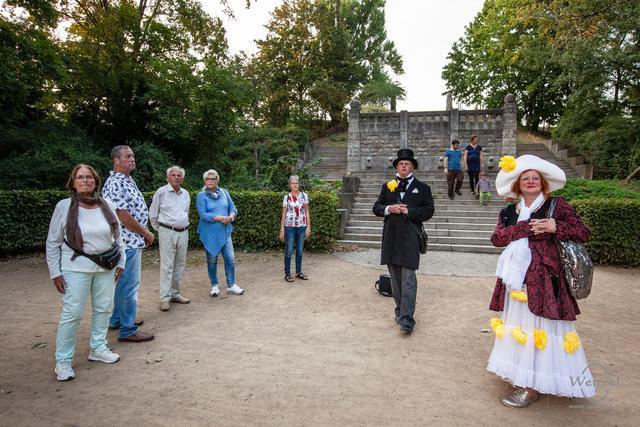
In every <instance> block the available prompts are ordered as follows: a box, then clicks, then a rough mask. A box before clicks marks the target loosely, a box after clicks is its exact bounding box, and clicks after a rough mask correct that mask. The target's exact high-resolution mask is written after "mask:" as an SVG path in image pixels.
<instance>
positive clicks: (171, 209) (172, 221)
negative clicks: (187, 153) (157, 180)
mask: <svg viewBox="0 0 640 427" xmlns="http://www.w3.org/2000/svg"><path fill="white" fill-rule="evenodd" d="M183 181H184V169H182V168H181V167H179V166H171V167H170V168H169V169H167V182H168V184H167V185H165V186H162V187H160V188H159V189H158V190H157V191H156V192H155V194H154V195H153V200H152V201H151V207H150V208H149V221H150V222H151V226H152V227H153V228H154V230H156V231H157V232H158V242H159V245H160V310H162V311H169V302H176V303H178V304H188V303H189V302H190V301H189V299H187V298H185V297H183V296H182V295H180V279H181V278H182V273H183V272H184V268H185V265H186V263H187V245H188V243H189V230H188V228H189V206H190V204H191V197H190V196H189V192H188V191H187V190H185V189H184V188H182V187H181V185H182V182H183Z"/></svg>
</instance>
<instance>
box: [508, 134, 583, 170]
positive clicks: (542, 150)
mask: <svg viewBox="0 0 640 427" xmlns="http://www.w3.org/2000/svg"><path fill="white" fill-rule="evenodd" d="M523 154H532V155H534V156H538V157H540V158H541V159H544V160H548V161H550V162H551V163H553V164H556V165H558V166H559V167H560V169H562V170H563V171H564V173H565V174H566V175H567V178H580V176H579V175H578V173H577V172H576V171H575V170H574V169H573V168H572V167H571V165H570V164H569V163H568V162H567V161H566V160H563V159H559V158H558V157H556V156H555V155H554V154H553V153H552V152H551V151H549V149H548V148H547V147H546V145H544V144H543V143H535V142H534V143H528V144H522V143H520V144H518V145H516V157H518V156H522V155H523Z"/></svg>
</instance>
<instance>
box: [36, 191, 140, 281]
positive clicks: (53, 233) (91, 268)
mask: <svg viewBox="0 0 640 427" xmlns="http://www.w3.org/2000/svg"><path fill="white" fill-rule="evenodd" d="M105 201H106V202H107V204H108V205H109V208H111V211H112V212H113V214H114V215H115V214H116V211H115V208H114V206H113V204H112V203H111V202H110V201H108V200H105ZM70 204H71V199H63V200H60V201H59V202H58V204H57V205H56V208H55V210H54V211H53V215H52V216H51V222H50V224H49V235H48V236H47V265H48V267H49V276H50V277H51V278H52V279H53V278H55V277H58V276H60V275H62V271H63V270H65V271H77V272H82V273H100V272H104V271H107V270H105V269H104V268H102V267H100V266H99V265H98V264H96V263H95V262H93V261H91V260H90V259H89V258H87V257H84V256H82V255H79V256H77V257H76V258H75V259H74V260H73V261H72V260H71V257H72V256H73V254H74V252H73V249H71V248H70V247H69V246H67V244H66V243H65V242H64V239H65V238H66V226H67V215H68V213H69V205H70ZM116 218H117V216H116ZM78 226H79V227H80V231H81V232H82V240H83V245H82V251H83V252H85V253H88V254H99V253H102V252H105V251H107V250H108V249H109V248H111V245H113V236H112V235H111V227H109V223H108V222H107V219H106V218H105V217H104V215H103V214H102V209H100V208H96V209H86V208H82V207H81V208H79V209H78ZM118 228H119V229H120V237H119V238H118V245H119V246H120V251H121V254H122V256H121V257H120V261H119V262H118V267H120V268H124V265H125V262H126V260H127V259H126V255H125V252H124V244H123V242H122V229H121V226H120V222H118Z"/></svg>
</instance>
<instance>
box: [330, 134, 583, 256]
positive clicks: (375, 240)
mask: <svg viewBox="0 0 640 427" xmlns="http://www.w3.org/2000/svg"><path fill="white" fill-rule="evenodd" d="M523 154H533V155H536V156H538V157H540V158H543V159H545V160H549V161H551V162H553V163H555V164H557V165H558V166H560V167H561V168H562V169H563V170H564V171H565V173H566V174H567V177H568V178H578V174H577V173H576V172H575V171H574V170H573V169H572V168H571V166H570V165H569V164H568V163H567V162H566V161H564V160H560V159H558V158H556V157H555V156H554V155H553V154H552V153H551V151H549V150H548V149H547V148H546V146H545V145H544V144H541V143H530V144H518V146H517V156H521V155H523ZM496 174H497V170H495V171H490V172H489V174H488V177H489V180H490V181H491V183H492V190H493V191H492V193H491V202H490V203H489V205H488V206H479V205H478V200H477V199H476V198H475V196H473V195H472V194H471V192H470V190H469V187H468V176H467V175H466V174H465V182H464V184H463V186H462V189H461V191H462V196H456V198H455V199H454V200H449V198H448V196H447V181H446V177H445V175H444V173H443V172H442V171H438V172H424V171H420V170H417V171H416V173H415V175H416V177H418V179H420V180H422V181H424V182H426V183H427V184H429V185H430V186H431V191H432V192H433V196H434V204H435V209H436V210H435V214H434V216H433V218H431V220H429V221H427V222H426V223H425V230H426V231H427V233H428V234H429V249H430V250H434V251H453V252H481V253H500V252H501V251H502V248H496V247H494V246H493V245H492V244H491V242H490V240H489V239H490V237H491V234H492V233H493V230H494V229H495V225H496V222H497V219H498V213H499V212H500V209H502V208H503V207H504V206H505V203H504V201H502V199H501V198H500V197H499V196H498V194H497V193H496V192H495V184H494V183H495V177H496ZM353 175H354V176H357V177H359V178H360V186H359V190H358V193H357V194H356V197H355V201H354V204H353V208H352V209H351V211H350V213H349V221H348V223H347V226H346V228H345V233H344V236H343V239H342V240H339V241H338V243H343V244H347V245H356V246H360V247H368V248H380V246H381V240H382V218H379V217H376V216H375V215H373V213H372V211H371V209H372V207H373V203H374V202H375V200H376V198H377V197H378V194H379V193H380V187H381V186H382V184H383V183H384V182H386V181H388V180H390V179H392V178H393V177H394V175H395V171H394V170H393V169H388V170H385V171H360V172H357V173H354V174H353Z"/></svg>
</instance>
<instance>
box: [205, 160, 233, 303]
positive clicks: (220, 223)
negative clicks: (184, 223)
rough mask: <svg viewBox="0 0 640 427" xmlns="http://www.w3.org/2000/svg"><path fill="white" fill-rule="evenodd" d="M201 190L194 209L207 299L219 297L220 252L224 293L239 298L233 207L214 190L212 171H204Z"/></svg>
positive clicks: (215, 181)
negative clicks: (203, 253)
mask: <svg viewBox="0 0 640 427" xmlns="http://www.w3.org/2000/svg"><path fill="white" fill-rule="evenodd" d="M202 178H203V179H204V188H203V189H202V191H201V192H199V193H198V195H197V196H196V207H197V208H198V215H199V216H200V222H199V223H198V229H197V231H198V234H199V235H200V241H201V242H202V244H203V245H204V248H205V251H206V253H207V270H208V272H209V280H210V281H211V292H210V294H211V296H212V297H217V296H218V295H220V288H219V287H218V254H220V252H222V258H223V260H224V274H225V277H226V279H227V293H228V294H232V295H242V294H243V293H244V289H242V288H241V287H240V286H238V285H237V284H236V260H235V255H234V252H233V242H232V241H231V233H233V222H234V221H235V220H236V217H237V216H238V211H237V210H236V205H234V204H233V200H231V196H230V195H229V192H228V191H227V190H224V189H222V188H220V187H218V182H219V181H220V176H219V175H218V172H216V171H215V170H213V169H209V170H208V171H206V172H205V173H204V174H203V175H202Z"/></svg>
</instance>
